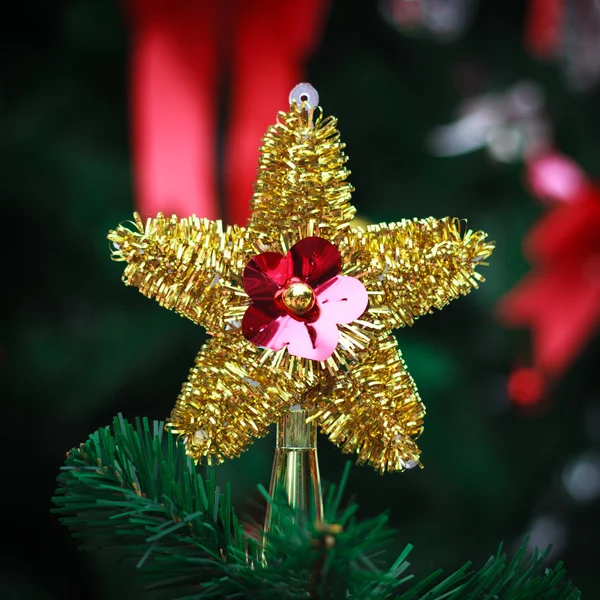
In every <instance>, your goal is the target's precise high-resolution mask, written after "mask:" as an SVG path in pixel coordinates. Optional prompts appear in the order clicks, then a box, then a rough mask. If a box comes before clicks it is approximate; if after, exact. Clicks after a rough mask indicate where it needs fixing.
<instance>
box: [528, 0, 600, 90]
mask: <svg viewBox="0 0 600 600" xmlns="http://www.w3.org/2000/svg"><path fill="white" fill-rule="evenodd" d="M525 46H526V48H527V49H528V50H529V52H531V53H532V54H533V55H535V56H537V57H538V58H542V59H554V60H556V61H558V62H559V64H560V65H561V67H562V68H563V69H564V71H565V74H566V76H567V83H568V84H569V85H570V87H572V88H574V89H576V90H584V89H587V88H590V87H591V86H593V85H595V84H596V83H597V82H598V80H599V79H600V3H599V2H598V0H530V1H529V10H528V16H527V23H526V26H525Z"/></svg>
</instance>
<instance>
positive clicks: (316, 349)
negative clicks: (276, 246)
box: [242, 236, 369, 361]
mask: <svg viewBox="0 0 600 600" xmlns="http://www.w3.org/2000/svg"><path fill="white" fill-rule="evenodd" d="M341 268H342V258H341V256H340V253H339V252H338V249H337V248H336V247H335V246H334V245H333V244H332V243H330V242H328V241H327V240H325V239H323V238H320V237H317V236H312V237H306V238H304V239H302V240H300V241H299V242H297V243H296V244H294V245H293V246H292V247H291V248H290V251H289V252H288V253H287V254H286V255H285V256H283V255H282V254H279V253H277V252H265V253H263V254H259V255H258V256H256V257H255V258H253V259H252V260H251V261H250V262H249V263H248V265H247V266H246V269H245V270H244V289H245V291H246V293H247V294H248V296H250V299H251V300H252V304H250V306H249V307H248V309H247V310H246V312H245V314H244V318H243V320H242V333H243V335H244V337H245V338H246V339H247V340H249V341H251V342H253V343H254V344H256V345H257V346H262V347H264V348H269V349H271V350H276V351H277V350H281V349H282V348H283V347H287V350H288V352H289V353H290V354H292V355H293V356H298V357H301V358H308V359H312V360H319V361H325V360H327V359H328V358H329V357H330V356H331V355H332V354H333V352H334V351H335V348H336V346H337V345H338V339H339V332H338V328H337V325H338V324H341V323H351V322H352V321H354V320H356V319H358V318H359V317H360V316H361V315H362V314H363V313H364V312H365V310H366V308H367V305H368V303H369V298H368V295H367V290H366V289H365V286H364V285H363V284H362V283H361V282H360V281H359V280H358V279H356V278H354V277H346V276H342V275H339V273H340V271H341Z"/></svg>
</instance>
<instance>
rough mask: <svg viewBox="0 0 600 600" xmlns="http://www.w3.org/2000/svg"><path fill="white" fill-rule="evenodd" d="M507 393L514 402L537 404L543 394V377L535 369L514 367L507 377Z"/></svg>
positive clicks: (521, 404) (522, 404) (523, 404)
mask: <svg viewBox="0 0 600 600" xmlns="http://www.w3.org/2000/svg"><path fill="white" fill-rule="evenodd" d="M507 389H508V395H509V396H510V398H511V399H512V400H513V401H514V403H515V404H518V405H520V406H532V405H536V404H539V402H540V401H541V400H542V398H543V395H544V379H543V377H542V376H541V375H540V373H538V371H536V370H535V369H528V368H520V369H515V370H514V371H513V372H512V373H511V374H510V376H509V378H508V383H507Z"/></svg>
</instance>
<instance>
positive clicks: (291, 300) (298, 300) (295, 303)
mask: <svg viewBox="0 0 600 600" xmlns="http://www.w3.org/2000/svg"><path fill="white" fill-rule="evenodd" d="M282 300H283V303H284V305H285V307H286V308H287V309H288V310H289V311H290V312H293V313H294V314H295V315H304V314H306V313H307V312H308V311H309V310H310V309H311V308H312V307H313V306H314V305H315V293H314V292H313V289H312V288H311V287H310V285H308V284H307V283H303V282H301V281H298V282H294V283H290V285H288V287H287V288H286V289H285V291H284V292H283V295H282Z"/></svg>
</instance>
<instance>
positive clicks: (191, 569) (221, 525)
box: [54, 416, 580, 600]
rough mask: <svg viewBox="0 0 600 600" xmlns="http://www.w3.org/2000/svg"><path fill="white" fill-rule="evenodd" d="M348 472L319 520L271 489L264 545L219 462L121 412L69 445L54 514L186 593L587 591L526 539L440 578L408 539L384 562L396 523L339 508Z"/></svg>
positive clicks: (169, 593)
mask: <svg viewBox="0 0 600 600" xmlns="http://www.w3.org/2000/svg"><path fill="white" fill-rule="evenodd" d="M347 476H348V470H346V472H345V473H344V476H343V478H342V482H341V483H340V485H339V486H331V487H330V488H329V489H328V492H327V494H326V496H325V523H324V524H316V523H315V522H314V520H313V519H312V518H310V516H309V515H306V514H303V513H298V512H294V511H292V510H291V509H290V508H289V507H287V506H286V505H285V503H282V502H278V501H273V500H272V499H269V498H268V501H269V502H272V506H273V510H274V511H278V512H279V515H278V519H277V520H276V521H277V522H278V523H279V524H280V525H279V527H278V529H277V530H275V531H273V532H271V534H270V535H269V544H268V545H267V546H266V548H265V549H264V551H263V550H262V548H261V545H260V543H259V542H258V541H257V540H256V539H255V538H253V537H252V536H251V535H249V534H248V533H246V532H245V531H244V527H243V525H242V524H241V523H240V520H239V519H238V517H237V516H236V514H235V511H234V510H233V508H232V506H231V501H230V499H231V494H230V489H229V485H228V486H227V489H226V490H225V493H221V491H220V490H219V489H218V487H217V486H216V484H215V471H214V470H212V469H209V470H208V479H207V480H205V479H204V478H203V477H202V476H201V475H199V474H198V473H196V470H195V467H194V465H193V463H192V462H191V460H190V459H189V458H188V457H187V456H186V455H185V451H184V448H183V446H182V445H181V444H178V443H177V442H176V441H175V438H174V437H173V436H172V435H170V434H168V433H166V432H165V431H164V424H163V423H158V422H155V423H153V424H152V426H151V425H150V423H149V422H148V420H147V419H143V420H138V421H136V425H135V426H133V425H131V424H130V423H128V422H127V421H126V420H125V419H123V418H122V417H120V416H119V417H117V418H115V420H114V423H113V427H112V429H111V428H109V427H106V428H103V429H100V430H98V431H96V432H95V433H94V434H92V435H91V436H90V438H89V439H88V441H87V442H85V443H84V444H82V445H81V446H80V447H79V448H74V449H73V450H71V452H70V453H69V454H68V456H67V461H66V465H65V466H64V467H63V469H62V472H61V474H60V475H59V477H58V484H59V487H58V490H57V493H56V496H55V498H54V503H55V504H56V508H55V509H54V512H56V513H57V514H59V515H60V518H61V521H62V522H63V523H64V524H65V525H67V526H68V527H69V528H70V529H71V531H72V532H73V535H75V536H77V537H80V538H82V540H83V542H84V543H83V546H84V547H86V548H93V549H98V550H101V549H118V550H119V552H120V553H121V554H122V556H123V558H124V559H129V560H132V561H134V563H135V566H136V567H137V569H138V571H139V574H140V575H141V577H142V579H143V580H144V582H145V584H146V585H147V586H148V588H150V589H153V590H155V591H156V593H157V594H159V595H161V596H162V597H167V598H174V599H175V598H176V599H179V600H183V599H184V598H185V599H189V600H191V599H194V600H196V599H197V600H201V599H207V598H242V599H243V598H256V599H260V600H271V599H272V600H282V599H296V598H297V599H300V598H303V599H306V598H319V599H321V598H322V599H325V598H327V599H338V598H339V599H342V598H355V599H360V600H366V599H369V598H373V599H378V600H379V599H387V598H389V599H392V598H393V599H397V600H577V599H579V598H580V593H579V592H578V591H577V589H576V588H575V587H573V585H572V584H571V583H570V582H569V581H567V579H566V576H565V572H564V570H563V568H562V565H561V564H558V565H556V566H555V567H554V568H553V569H548V568H546V567H545V565H546V562H547V557H548V551H546V552H544V553H539V552H536V553H534V554H533V555H530V556H528V555H527V553H526V551H525V549H524V548H521V549H520V550H519V551H518V552H517V554H516V555H515V556H514V558H513V559H512V560H510V561H509V559H508V558H507V556H506V555H505V554H504V553H502V550H501V548H500V550H499V551H498V553H497V554H496V555H494V556H492V557H491V558H490V559H489V560H488V561H487V563H486V564H485V565H484V566H483V567H482V568H481V569H479V570H477V571H471V570H470V564H466V565H464V566H463V567H461V568H460V569H458V570H457V571H456V572H455V573H452V574H451V575H449V576H446V577H445V578H444V577H442V573H441V571H440V570H438V571H435V572H431V573H426V574H423V575H421V576H419V577H416V576H415V575H413V574H411V573H409V563H408V561H407V557H408V555H409V553H410V551H411V549H412V547H411V546H410V545H408V546H406V548H405V549H404V550H403V552H402V553H401V555H400V556H399V557H398V558H397V559H396V560H395V561H394V563H393V564H392V565H391V566H389V562H388V563H386V557H387V556H388V555H389V548H390V546H391V543H392V540H393V538H394V536H395V532H394V531H393V530H392V529H390V528H389V526H388V524H387V517H386V516H385V515H380V516H379V517H375V518H372V519H369V520H366V521H363V522H360V521H358V520H357V519H356V517H355V515H356V511H357V506H356V505H354V504H352V505H350V506H348V507H346V508H342V507H341V498H342V492H343V489H344V485H345V481H346V479H347ZM263 493H264V494H265V496H266V492H264V490H263Z"/></svg>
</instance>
